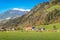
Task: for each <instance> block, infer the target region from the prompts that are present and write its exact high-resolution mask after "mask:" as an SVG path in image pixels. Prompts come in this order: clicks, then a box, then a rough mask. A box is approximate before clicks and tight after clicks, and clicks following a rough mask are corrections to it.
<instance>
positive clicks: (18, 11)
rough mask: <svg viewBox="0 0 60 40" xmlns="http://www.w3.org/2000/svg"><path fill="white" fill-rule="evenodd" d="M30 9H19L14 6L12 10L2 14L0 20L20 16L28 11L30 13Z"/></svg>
mask: <svg viewBox="0 0 60 40" xmlns="http://www.w3.org/2000/svg"><path fill="white" fill-rule="evenodd" d="M29 11H30V10H29V9H19V8H13V9H10V10H7V11H6V12H4V13H3V14H0V20H5V19H6V20H8V19H11V18H16V17H20V16H22V15H24V14H26V13H28V12H29Z"/></svg>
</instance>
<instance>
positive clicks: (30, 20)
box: [4, 0, 60, 27]
mask: <svg viewBox="0 0 60 40" xmlns="http://www.w3.org/2000/svg"><path fill="white" fill-rule="evenodd" d="M52 23H60V0H54V1H53V0H51V1H50V2H44V3H41V4H38V5H37V6H35V7H34V8H33V9H32V10H31V11H30V12H29V13H28V14H25V15H23V16H21V17H18V18H15V19H13V20H12V19H11V20H9V21H8V22H6V23H5V24H4V25H5V26H7V27H8V26H9V27H10V26H12V25H13V26H14V27H26V26H28V25H32V26H37V25H47V24H52Z"/></svg>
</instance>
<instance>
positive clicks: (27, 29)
mask: <svg viewBox="0 0 60 40" xmlns="http://www.w3.org/2000/svg"><path fill="white" fill-rule="evenodd" d="M0 31H15V28H12V27H11V28H0ZM20 31H26V32H29V31H36V32H43V31H46V32H59V30H58V29H57V28H56V26H53V29H52V30H48V29H46V28H44V27H40V28H36V27H32V26H27V27H25V29H23V30H20Z"/></svg>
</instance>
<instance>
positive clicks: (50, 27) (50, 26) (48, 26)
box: [36, 23, 60, 30]
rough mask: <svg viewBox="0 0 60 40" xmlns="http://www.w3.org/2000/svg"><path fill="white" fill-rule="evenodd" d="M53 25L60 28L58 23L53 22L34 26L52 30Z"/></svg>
mask: <svg viewBox="0 0 60 40" xmlns="http://www.w3.org/2000/svg"><path fill="white" fill-rule="evenodd" d="M54 25H55V26H56V28H57V29H58V30H60V23H54V24H49V25H40V26H36V27H37V28H39V27H45V28H46V29H50V30H52V29H53V26H54Z"/></svg>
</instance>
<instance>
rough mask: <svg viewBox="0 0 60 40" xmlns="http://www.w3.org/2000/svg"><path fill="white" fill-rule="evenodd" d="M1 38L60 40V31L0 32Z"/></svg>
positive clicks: (0, 39) (12, 39)
mask: <svg viewBox="0 0 60 40" xmlns="http://www.w3.org/2000/svg"><path fill="white" fill-rule="evenodd" d="M0 40H60V32H59V33H58V32H41V33H40V32H8V33H7V32H0Z"/></svg>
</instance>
